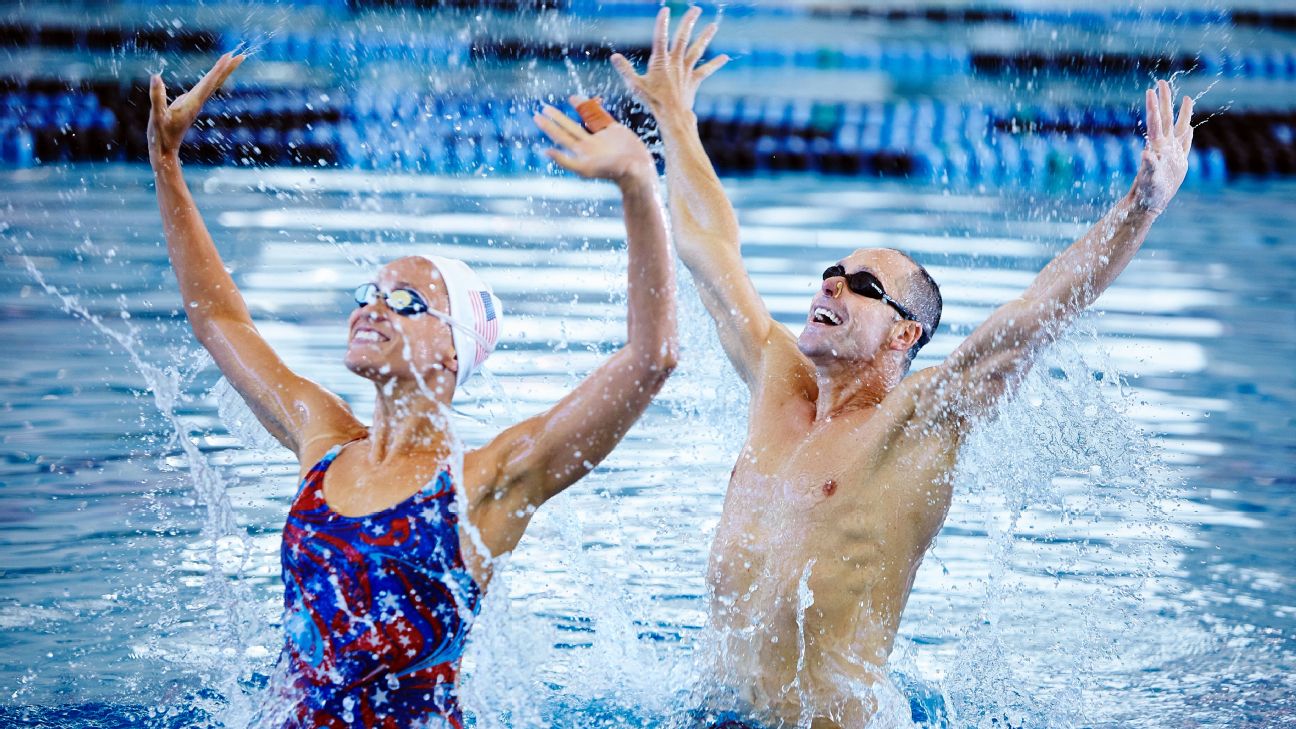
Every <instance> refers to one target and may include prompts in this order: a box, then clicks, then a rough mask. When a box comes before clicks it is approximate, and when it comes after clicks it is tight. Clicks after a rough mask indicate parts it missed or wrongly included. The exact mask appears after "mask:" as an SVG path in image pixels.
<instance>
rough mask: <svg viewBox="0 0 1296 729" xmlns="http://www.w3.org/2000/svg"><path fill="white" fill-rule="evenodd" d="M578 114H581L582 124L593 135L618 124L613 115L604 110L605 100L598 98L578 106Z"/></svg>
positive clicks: (585, 101)
mask: <svg viewBox="0 0 1296 729" xmlns="http://www.w3.org/2000/svg"><path fill="white" fill-rule="evenodd" d="M576 113H577V114H580V118H581V122H583V123H584V124H585V128H586V129H588V130H590V132H591V133H592V134H597V133H599V132H601V131H603V130H604V129H607V128H608V127H610V126H612V125H613V124H616V119H613V118H612V115H611V114H609V113H607V109H604V108H603V99H602V98H601V97H598V96H595V97H594V98H592V99H586V100H584V101H582V102H581V103H579V104H577V105H576Z"/></svg>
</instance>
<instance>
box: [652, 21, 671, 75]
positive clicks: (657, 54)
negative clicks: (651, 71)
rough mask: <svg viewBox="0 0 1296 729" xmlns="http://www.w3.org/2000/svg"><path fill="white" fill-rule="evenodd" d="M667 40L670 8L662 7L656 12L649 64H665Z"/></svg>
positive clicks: (668, 36)
mask: <svg viewBox="0 0 1296 729" xmlns="http://www.w3.org/2000/svg"><path fill="white" fill-rule="evenodd" d="M668 38H670V8H667V7H663V8H662V9H661V10H659V11H657V24H656V25H654V26H653V42H652V57H651V58H649V59H648V62H649V63H660V64H664V63H666V56H667V55H668V51H667V49H668V46H667V43H668V40H667V39H668Z"/></svg>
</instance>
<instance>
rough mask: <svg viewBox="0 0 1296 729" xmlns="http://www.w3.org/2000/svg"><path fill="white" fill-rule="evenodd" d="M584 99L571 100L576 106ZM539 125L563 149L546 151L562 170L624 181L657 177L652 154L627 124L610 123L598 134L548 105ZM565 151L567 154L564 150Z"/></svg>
mask: <svg viewBox="0 0 1296 729" xmlns="http://www.w3.org/2000/svg"><path fill="white" fill-rule="evenodd" d="M582 101H583V99H580V98H578V97H575V96H573V97H571V103H572V105H573V106H577V105H579V104H580V103H581V102H582ZM534 119H535V123H536V126H538V127H540V131H542V132H544V133H545V136H547V137H549V139H551V140H552V141H553V143H554V144H557V145H558V146H559V147H562V149H550V150H548V151H546V152H545V154H547V155H548V156H549V159H551V160H553V161H554V162H555V163H557V164H558V166H560V167H562V168H563V169H566V170H570V171H572V172H575V173H576V174H578V175H580V176H581V177H593V178H598V179H603V180H613V181H615V182H622V181H624V180H627V179H628V178H630V177H632V176H634V175H636V174H649V175H652V176H654V177H655V176H656V174H657V168H656V166H655V165H654V163H653V158H652V154H650V153H649V152H648V148H647V147H646V146H644V143H643V141H642V140H640V139H639V137H638V136H637V135H636V134H635V133H634V132H632V131H630V129H628V128H627V127H626V126H625V125H624V124H611V125H609V126H607V127H605V128H603V129H602V130H600V131H599V132H597V133H593V134H591V133H590V132H588V131H586V129H585V128H584V127H582V126H581V125H580V123H578V122H577V121H576V120H574V119H572V118H571V117H569V116H567V115H566V114H564V113H562V112H561V111H559V110H558V109H555V108H554V107H552V106H549V105H548V104H545V106H544V112H543V113H541V114H536V115H535V117H534ZM564 150H565V151H564Z"/></svg>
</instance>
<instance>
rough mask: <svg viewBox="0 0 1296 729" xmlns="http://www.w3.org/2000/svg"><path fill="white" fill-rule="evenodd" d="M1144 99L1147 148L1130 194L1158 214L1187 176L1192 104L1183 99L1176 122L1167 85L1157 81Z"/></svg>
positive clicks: (1171, 95)
mask: <svg viewBox="0 0 1296 729" xmlns="http://www.w3.org/2000/svg"><path fill="white" fill-rule="evenodd" d="M1146 97H1147V98H1146V102H1147V146H1146V147H1145V148H1144V149H1143V158H1142V160H1141V162H1140V164H1139V170H1138V174H1137V175H1135V177H1134V188H1133V192H1134V199H1135V200H1136V201H1137V202H1138V204H1139V205H1142V206H1143V207H1144V208H1146V209H1148V210H1151V211H1152V212H1156V213H1160V212H1161V211H1163V210H1165V208H1166V205H1168V204H1170V199H1171V198H1173V197H1174V195H1175V193H1176V192H1178V191H1179V186H1180V185H1182V184H1183V181H1184V176H1185V175H1187V174H1188V153H1189V151H1191V150H1192V138H1193V127H1192V109H1193V102H1192V99H1191V98H1190V97H1187V96H1185V97H1184V98H1183V105H1182V106H1181V107H1180V108H1179V119H1178V121H1176V120H1175V115H1174V95H1173V92H1171V91H1170V84H1168V83H1166V82H1165V81H1164V80H1162V81H1157V84H1156V89H1155V90H1153V89H1148V91H1147V94H1146Z"/></svg>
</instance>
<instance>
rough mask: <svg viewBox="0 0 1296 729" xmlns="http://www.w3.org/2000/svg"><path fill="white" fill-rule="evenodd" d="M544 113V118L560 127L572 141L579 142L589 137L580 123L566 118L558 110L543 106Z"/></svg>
mask: <svg viewBox="0 0 1296 729" xmlns="http://www.w3.org/2000/svg"><path fill="white" fill-rule="evenodd" d="M544 113H545V116H547V117H549V118H550V119H552V120H553V121H554V123H556V124H557V125H558V126H560V127H562V129H563V131H565V132H566V133H567V134H568V135H570V136H571V137H572V138H573V140H574V141H577V142H579V141H580V140H582V139H584V138H585V137H588V136H589V132H587V131H585V127H583V126H581V125H580V122H578V121H576V120H575V119H572V118H571V117H569V116H567V115H566V114H564V113H563V112H562V111H560V110H559V109H558V108H556V107H553V106H550V105H548V104H545V107H544Z"/></svg>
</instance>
